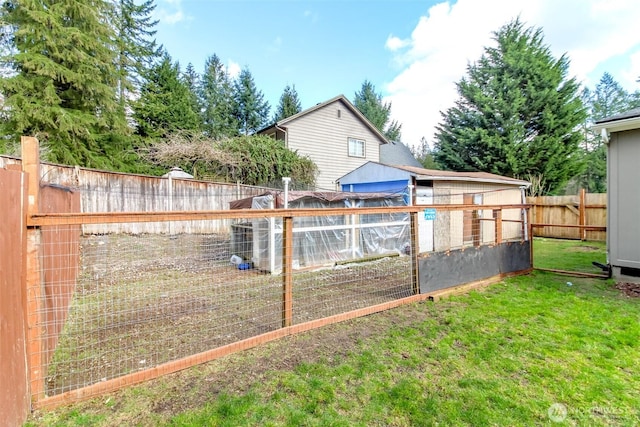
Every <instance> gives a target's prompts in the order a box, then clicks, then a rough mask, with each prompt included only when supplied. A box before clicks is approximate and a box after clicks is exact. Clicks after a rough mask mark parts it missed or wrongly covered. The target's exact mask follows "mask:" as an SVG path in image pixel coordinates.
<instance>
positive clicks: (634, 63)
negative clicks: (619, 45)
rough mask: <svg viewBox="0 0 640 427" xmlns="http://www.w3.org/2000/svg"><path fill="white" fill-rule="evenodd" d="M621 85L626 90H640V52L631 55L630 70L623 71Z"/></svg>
mask: <svg viewBox="0 0 640 427" xmlns="http://www.w3.org/2000/svg"><path fill="white" fill-rule="evenodd" d="M621 74H622V78H621V79H620V84H621V85H622V86H623V87H625V88H629V87H631V88H634V90H633V91H635V90H638V89H640V84H639V82H638V80H639V79H640V50H637V51H635V52H634V53H632V54H631V55H629V68H627V69H624V70H622V73H621Z"/></svg>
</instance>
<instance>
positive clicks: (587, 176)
mask: <svg viewBox="0 0 640 427" xmlns="http://www.w3.org/2000/svg"><path fill="white" fill-rule="evenodd" d="M582 100H583V102H584V104H585V106H586V108H587V112H588V116H587V119H586V121H585V122H584V124H583V141H582V144H581V148H582V152H583V156H584V162H585V170H584V171H582V172H581V173H579V174H578V175H576V176H575V177H574V178H573V179H572V180H571V182H570V184H571V185H569V186H568V188H567V191H569V192H571V193H575V192H576V191H577V190H578V189H580V188H584V189H586V190H587V191H588V192H591V193H604V192H606V191H607V147H606V146H605V145H604V143H603V141H602V137H601V136H600V135H599V134H597V133H595V132H593V131H592V130H591V126H592V125H593V123H594V122H595V121H597V120H600V119H603V118H605V117H609V116H612V115H614V114H619V113H622V112H625V111H627V110H630V109H632V108H634V107H635V106H636V105H635V103H634V96H633V95H632V94H629V92H627V91H626V90H625V89H624V88H623V87H622V86H621V85H620V84H619V83H618V82H617V81H616V80H615V79H614V78H613V76H612V75H611V74H609V73H608V72H605V73H604V74H603V75H602V77H601V78H600V81H599V82H598V84H597V85H596V87H595V89H594V90H590V89H589V88H585V89H584V90H583V91H582ZM574 187H575V188H574Z"/></svg>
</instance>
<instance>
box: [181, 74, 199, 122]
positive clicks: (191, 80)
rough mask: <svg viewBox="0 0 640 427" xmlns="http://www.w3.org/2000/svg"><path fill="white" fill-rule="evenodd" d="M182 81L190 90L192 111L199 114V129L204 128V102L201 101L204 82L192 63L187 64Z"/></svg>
mask: <svg viewBox="0 0 640 427" xmlns="http://www.w3.org/2000/svg"><path fill="white" fill-rule="evenodd" d="M182 81H183V82H184V84H185V86H187V89H189V98H190V100H191V109H192V110H193V111H195V112H196V113H197V114H198V118H199V122H200V124H199V125H198V127H199V128H202V114H201V113H202V101H201V100H200V93H201V86H202V82H201V79H200V75H199V74H198V73H197V72H196V70H195V68H194V67H193V64H192V63H188V64H187V68H185V69H184V72H183V73H182Z"/></svg>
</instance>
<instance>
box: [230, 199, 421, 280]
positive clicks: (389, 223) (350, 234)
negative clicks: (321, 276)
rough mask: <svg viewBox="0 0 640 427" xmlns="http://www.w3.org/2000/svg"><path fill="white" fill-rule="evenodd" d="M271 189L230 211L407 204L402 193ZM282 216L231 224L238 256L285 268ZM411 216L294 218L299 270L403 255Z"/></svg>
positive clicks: (271, 268)
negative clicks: (285, 191)
mask: <svg viewBox="0 0 640 427" xmlns="http://www.w3.org/2000/svg"><path fill="white" fill-rule="evenodd" d="M286 198H287V201H286V202H285V200H284V199H285V193H284V192H282V191H276V190H272V191H267V192H265V193H263V194H261V195H259V196H254V197H248V198H245V199H240V200H236V201H233V202H231V203H230V208H231V209H274V208H284V207H285V205H286V207H288V208H290V209H304V208H316V209H322V208H347V207H380V206H403V205H406V203H405V199H404V198H403V196H402V195H397V194H389V193H345V192H320V191H289V192H287V193H286ZM282 227H283V224H282V218H278V217H272V218H269V217H267V216H266V215H265V217H264V218H256V219H253V220H251V221H250V222H244V223H238V224H234V225H233V226H232V233H231V240H232V241H231V249H232V251H233V252H234V255H238V256H240V257H242V258H243V259H244V260H247V261H249V260H250V261H251V262H252V263H253V265H254V267H256V268H258V269H260V270H263V271H268V272H271V273H272V274H278V273H279V272H280V271H281V270H282V265H281V262H282V258H281V256H279V254H281V253H282V232H283V228H282ZM410 229H411V226H410V220H409V215H408V214H407V213H389V214H385V215H379V214H376V215H331V216H313V217H296V218H294V221H293V239H294V259H293V267H294V268H296V269H300V268H309V267H320V266H331V265H334V264H335V263H337V262H343V261H350V260H357V259H363V258H370V257H376V256H386V255H391V254H393V255H402V254H405V253H406V252H407V247H408V245H409V244H410Z"/></svg>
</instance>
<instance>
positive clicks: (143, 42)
mask: <svg viewBox="0 0 640 427" xmlns="http://www.w3.org/2000/svg"><path fill="white" fill-rule="evenodd" d="M114 6H115V17H114V20H113V21H114V25H115V29H116V33H117V47H118V73H119V79H118V101H119V102H120V106H121V108H122V110H123V111H125V110H126V108H127V107H128V106H129V101H128V98H129V96H128V94H129V93H130V92H137V91H138V89H139V87H140V84H141V77H142V76H143V75H144V73H145V70H146V69H148V68H149V67H150V66H151V64H152V63H153V61H154V59H155V58H156V57H157V56H158V55H159V54H160V50H159V48H158V46H157V45H156V41H155V39H154V38H153V37H154V36H155V34H156V31H155V30H154V29H153V28H154V27H155V26H156V25H157V24H158V21H157V20H153V19H152V14H153V11H154V10H155V8H156V5H155V4H154V0H146V1H144V2H142V3H140V4H136V2H135V0H115V3H114Z"/></svg>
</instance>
